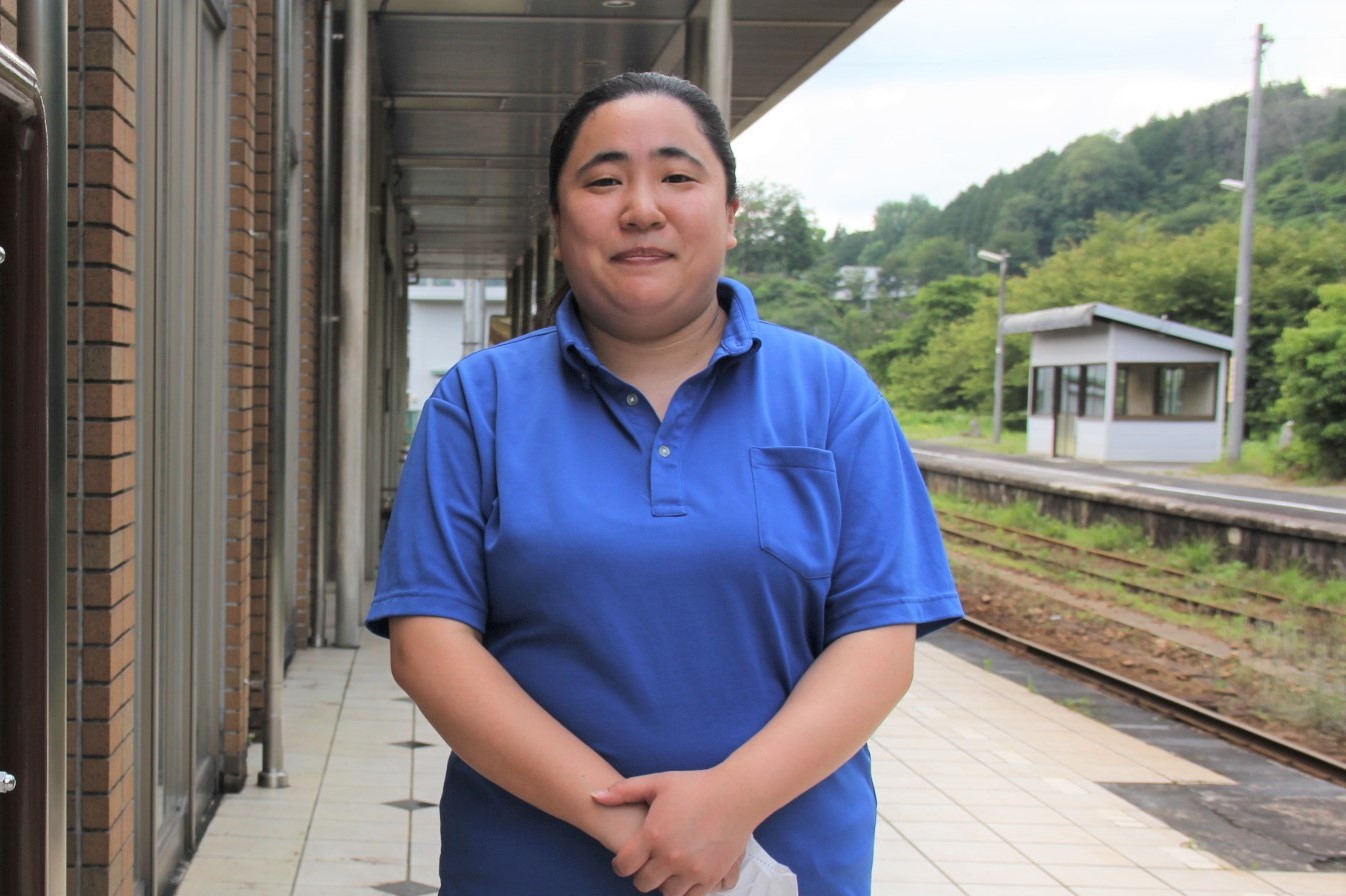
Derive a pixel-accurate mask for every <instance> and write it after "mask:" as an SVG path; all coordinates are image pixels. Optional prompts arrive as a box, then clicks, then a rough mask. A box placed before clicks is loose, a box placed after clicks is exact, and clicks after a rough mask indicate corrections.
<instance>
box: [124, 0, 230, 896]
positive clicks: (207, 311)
mask: <svg viewBox="0 0 1346 896" xmlns="http://www.w3.org/2000/svg"><path fill="white" fill-rule="evenodd" d="M152 6H155V7H156V8H154V9H153V10H151V11H148V16H147V20H146V21H145V22H144V23H143V25H142V27H143V28H144V31H143V32H142V33H143V34H145V35H146V36H147V37H150V38H152V40H150V41H147V44H148V46H146V47H145V48H143V50H142V52H143V53H145V54H146V55H149V56H151V58H150V59H149V60H148V61H147V62H146V63H145V65H146V67H147V68H150V69H154V70H157V71H156V72H155V74H157V75H158V77H153V78H152V79H151V78H146V77H144V76H143V75H142V82H141V83H142V84H146V85H149V84H153V85H155V88H154V89H155V90H157V93H155V94H153V95H152V96H151V97H147V98H146V99H145V102H144V103H143V104H142V106H141V109H142V113H143V119H144V120H145V121H146V122H147V123H148V124H149V127H147V128H146V132H147V133H152V134H153V138H152V140H153V143H154V146H153V147H150V148H148V150H147V152H146V153H143V154H142V164H143V165H144V166H145V168H146V170H147V171H148V172H151V175H147V176H146V177H145V181H146V182H147V183H145V188H146V190H147V193H146V195H143V196H142V205H141V212H140V213H141V222H142V229H143V230H145V231H146V232H145V234H144V239H143V244H142V247H141V251H142V254H141V265H142V271H143V272H144V275H143V278H142V283H143V284H144V286H143V291H142V305H141V307H142V319H141V327H142V329H141V332H140V334H139V341H140V345H141V346H142V347H143V348H142V351H141V358H140V361H141V368H140V371H139V380H140V383H141V396H142V398H141V401H140V407H141V410H142V413H141V414H140V418H141V419H140V427H141V428H140V440H139V444H140V445H141V452H140V473H139V477H138V478H139V482H140V483H141V486H140V489H139V492H140V502H141V503H140V505H139V508H138V515H139V518H140V526H139V531H140V533H141V542H140V550H139V551H138V565H139V570H138V571H139V573H140V576H141V588H140V590H141V593H142V594H144V595H145V596H146V599H145V600H144V601H142V603H141V608H140V609H141V616H140V624H141V627H142V628H141V630H142V632H143V633H144V634H143V636H142V639H141V643H142V644H143V645H144V649H143V651H142V654H141V670H142V677H141V679H140V688H141V689H142V690H141V692H142V693H144V694H146V695H147V696H148V698H149V699H148V700H147V701H146V702H145V710H144V712H143V713H142V715H141V717H140V720H139V723H138V726H137V727H138V731H140V732H142V734H141V738H142V739H141V741H140V745H139V756H140V763H141V768H142V769H144V772H142V776H141V791H140V798H141V801H142V802H143V810H142V812H141V815H140V819H139V822H140V823H139V825H138V827H139V829H140V830H141V831H145V832H152V834H151V835H150V836H148V837H147V838H146V840H145V842H142V843H141V844H140V845H139V847H138V850H137V855H138V862H139V870H138V876H139V877H140V878H141V880H142V881H144V882H145V884H144V885H145V886H146V887H147V889H148V891H149V892H150V893H158V892H162V891H164V890H166V889H167V888H168V887H169V886H170V880H171V877H172V874H173V872H174V871H175V870H176V868H177V867H178V866H179V864H180V863H181V861H182V859H183V858H184V857H185V856H186V855H187V854H188V853H189V852H190V850H191V849H192V847H193V846H194V845H195V843H196V842H197V840H198V839H199V837H200V834H201V830H202V827H203V825H204V822H205V819H206V818H207V817H208V814H209V811H210V808H211V806H212V804H213V802H214V800H215V799H216V798H217V794H218V791H219V778H220V755H221V753H222V734H221V731H222V712H223V710H222V703H221V690H222V686H223V652H224V651H223V643H222V639H223V627H224V576H225V569H224V566H225V556H224V553H225V526H224V515H225V459H224V452H225V451H226V450H227V445H226V438H225V416H224V415H225V400H226V394H225V376H224V360H225V348H224V345H225V339H226V338H227V328H226V326H225V315H226V308H227V298H226V295H227V293H226V282H225V271H224V227H225V220H224V219H225V217H226V204H225V177H226V168H225V164H226V157H225V153H226V150H227V132H226V130H225V118H224V116H225V111H226V109H225V98H224V90H225V88H226V86H227V83H228V80H227V77H226V73H225V70H224V64H225V60H226V56H227V54H226V51H225V46H226V41H225V29H224V22H223V20H222V19H221V18H220V16H219V14H218V9H217V6H216V4H215V3H214V2H213V0H178V2H174V3H163V4H158V5H152ZM146 142H150V141H149V140H147V141H146Z"/></svg>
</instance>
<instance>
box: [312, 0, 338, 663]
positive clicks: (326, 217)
mask: <svg viewBox="0 0 1346 896" xmlns="http://www.w3.org/2000/svg"><path fill="white" fill-rule="evenodd" d="M332 41H333V37H332V0H323V5H322V86H321V87H320V88H319V94H320V96H321V97H322V113H321V114H322V130H321V131H320V133H319V138H318V139H319V141H320V143H319V149H318V164H319V165H320V166H321V172H322V173H321V182H320V185H319V200H318V201H319V207H320V213H319V215H318V452H317V453H318V457H317V466H318V469H317V480H318V481H317V483H316V485H317V489H316V492H317V494H316V495H315V496H314V497H315V503H316V513H315V514H314V515H315V516H316V518H317V519H316V525H315V527H314V529H315V532H314V538H313V570H314V575H313V632H312V635H311V637H310V639H309V643H310V644H311V645H312V646H314V647H324V646H326V644H327V583H328V581H329V580H330V579H331V572H330V570H329V569H328V563H329V560H328V556H329V554H328V540H329V539H330V538H331V536H332V520H331V516H332V488H333V481H332V451H333V450H335V435H334V433H333V431H332V419H333V415H334V414H335V413H336V403H335V398H336V395H335V390H334V389H333V385H334V384H335V382H336V369H335V368H334V367H333V365H332V333H333V329H334V328H333V326H332V324H333V323H334V322H335V320H336V316H335V310H334V309H333V307H332V305H333V295H332V294H333V283H332V262H333V258H332V244H333V234H332V228H333V222H334V219H335V217H336V213H337V205H336V198H335V196H334V193H335V191H336V177H335V174H336V156H335V155H334V154H333V153H332V132H333V130H334V128H333V122H332V112H333V106H334V105H335V104H334V103H333V102H332V93H333V90H334V89H335V84H334V81H333V77H332V54H333V46H332Z"/></svg>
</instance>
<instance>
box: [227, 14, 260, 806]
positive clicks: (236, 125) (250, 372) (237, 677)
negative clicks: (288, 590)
mask: <svg viewBox="0 0 1346 896" xmlns="http://www.w3.org/2000/svg"><path fill="white" fill-rule="evenodd" d="M230 26H231V33H230V42H231V48H230V62H229V66H230V99H229V262H228V268H229V312H228V314H229V318H228V319H229V356H228V362H227V363H228V367H227V373H226V377H227V388H228V390H229V419H228V423H227V426H228V432H229V436H228V451H227V460H226V477H227V478H226V486H225V489H226V495H227V501H228V507H227V510H226V512H227V514H228V520H227V523H226V534H225V539H226V544H225V567H226V568H225V586H224V587H225V637H224V658H225V671H224V765H223V770H224V771H223V784H224V787H225V789H227V790H237V789H240V788H242V787H243V786H244V784H246V783H247V777H248V768H247V751H248V713H249V701H250V699H251V693H252V689H251V688H250V686H249V680H250V678H251V677H252V670H253V669H255V668H258V667H256V666H255V665H254V664H253V656H252V646H251V642H252V576H253V565H254V564H253V539H252V515H253V499H254V491H255V484H254V477H253V470H252V463H253V403H254V401H255V391H256V390H255V383H254V364H255V362H254V358H253V355H254V349H253V336H254V309H253V302H254V299H255V288H256V282H257V273H256V269H257V255H258V254H259V249H260V247H259V246H258V238H257V237H256V236H255V235H254V234H255V233H256V232H258V230H257V227H258V225H257V210H256V197H255V182H256V175H257V172H256V167H257V163H256V142H257V133H256V125H255V122H256V115H257V60H256V52H257V17H256V10H255V9H254V8H253V5H252V4H250V3H235V4H234V6H233V9H232V12H231V14H230Z"/></svg>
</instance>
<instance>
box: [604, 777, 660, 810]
mask: <svg viewBox="0 0 1346 896" xmlns="http://www.w3.org/2000/svg"><path fill="white" fill-rule="evenodd" d="M650 777H651V776H649V775H642V776H640V777H636V778H623V779H622V780H620V781H618V782H617V783H615V784H611V785H609V786H608V787H605V788H603V789H602V790H595V791H594V792H593V793H592V794H591V796H593V798H594V801H595V802H597V803H601V804H602V805H604V806H621V805H624V804H626V803H648V802H649V801H650V800H651V799H652V798H653V796H654V784H653V782H652V781H651V780H650Z"/></svg>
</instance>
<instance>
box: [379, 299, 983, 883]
mask: <svg viewBox="0 0 1346 896" xmlns="http://www.w3.org/2000/svg"><path fill="white" fill-rule="evenodd" d="M719 291H720V300H721V303H722V304H724V305H725V307H726V308H727V310H728V312H729V316H728V323H727V325H726V327H725V332H724V338H723V340H722V342H721V344H720V347H719V349H718V350H717V351H716V352H715V354H714V356H713V357H712V359H711V361H710V363H709V364H708V365H707V367H706V368H705V370H703V371H701V372H700V373H699V374H697V375H696V376H694V377H692V378H691V379H690V380H688V381H687V382H685V383H684V384H683V385H682V386H681V387H680V388H679V389H678V391H677V393H676V394H675V395H674V397H673V399H672V402H671V403H670V405H669V407H668V410H667V412H666V414H665V416H664V418H663V419H662V420H660V419H659V417H658V416H657V415H656V414H655V412H654V410H653V408H652V407H651V406H650V405H649V403H648V402H646V401H645V399H644V397H643V396H641V395H640V393H639V392H637V391H636V390H635V389H634V388H632V387H631V386H630V385H628V384H626V383H624V382H622V381H621V380H620V379H618V378H617V377H616V376H614V375H613V374H611V373H610V372H609V371H607V370H606V369H605V368H604V367H603V365H602V364H601V363H600V362H599V360H598V358H597V357H596V356H595V354H594V352H593V349H592V348H591V346H590V345H589V342H588V339H587V338H586V336H585V333H584V330H583V328H582V327H581V325H580V322H579V318H578V316H577V313H576V310H575V306H574V300H573V298H568V299H567V300H566V302H565V303H564V304H563V305H562V307H561V309H560V311H559V314H558V318H557V324H556V326H555V327H550V328H546V329H542V330H538V331H535V332H533V333H530V334H528V335H525V336H522V337H519V338H518V339H514V340H512V341H510V342H506V343H503V344H501V345H497V346H494V347H491V348H488V349H485V350H483V351H479V352H476V353H475V354H472V355H469V356H468V357H466V358H464V359H463V360H462V361H461V362H459V363H458V365H457V366H455V367H454V368H453V369H452V370H451V371H449V373H448V374H447V375H446V376H445V377H444V379H443V380H442V381H441V383H440V384H439V386H438V388H437V389H436V390H435V392H434V394H433V396H432V397H431V398H430V399H429V400H428V401H427V402H426V404H425V407H424V409H423V410H422V412H421V418H420V425H419V427H418V429H417V431H416V434H415V437H414V438H413V440H412V445H411V450H410V453H409V454H408V457H407V461H406V466H405V468H404V470H403V474H402V481H401V485H400V486H399V488H398V493H397V500H396V502H395V503H394V506H393V511H392V518H391V521H390V523H389V528H388V533H387V537H386V540H385V543H384V548H383V556H382V561H381V563H380V566H379V575H378V584H377V587H376V591H375V597H374V604H373V607H372V609H371V610H370V614H369V618H368V621H367V622H368V625H369V627H370V629H371V630H372V631H374V632H376V633H378V634H382V635H386V634H387V629H388V621H387V620H388V618H389V617H393V616H443V617H449V618H452V619H456V620H459V621H461V622H464V623H466V624H468V625H470V626H472V627H473V628H475V629H477V630H478V631H480V632H481V633H482V635H483V642H484V644H485V645H486V647H487V648H488V649H489V650H490V651H491V653H492V654H493V655H494V656H495V657H496V658H497V659H498V660H499V661H500V662H501V664H502V665H503V666H504V667H505V668H506V669H507V670H508V671H509V672H510V674H511V675H513V677H514V678H515V679H516V680H517V681H518V682H519V684H520V685H522V687H523V688H524V689H525V690H526V691H527V692H528V693H529V694H531V695H532V696H533V698H535V699H536V700H537V701H538V702H539V703H540V704H541V705H542V706H543V707H544V708H546V709H547V710H548V711H549V712H550V713H551V714H552V715H553V716H555V717H556V718H557V719H558V720H559V721H560V722H561V723H562V724H564V725H565V726H566V727H568V728H569V729H570V730H571V731H573V732H574V733H575V734H576V735H577V736H579V737H580V738H581V739H582V740H583V741H584V742H585V743H587V744H589V745H590V746H592V747H593V748H594V749H595V750H597V751H598V752H599V753H601V754H602V755H603V756H604V757H605V758H606V759H607V760H608V761H609V762H611V763H612V765H613V766H614V767H615V768H617V769H618V770H619V771H620V772H621V773H622V774H624V775H628V776H629V775H639V774H647V773H652V772H659V771H668V770H674V769H699V768H706V767H709V766H712V765H714V764H716V763H718V762H720V761H721V760H723V759H724V758H725V757H726V756H728V755H729V754H730V753H731V752H733V751H734V749H736V748H737V747H738V746H739V745H741V744H742V743H743V742H744V741H746V740H747V739H748V738H750V737H751V736H752V735H753V734H755V733H756V732H757V731H758V730H760V729H761V728H762V726H763V725H764V724H765V723H766V722H767V720H768V719H770V718H771V717H772V715H773V714H774V713H775V712H776V711H777V710H778V709H779V708H780V706H781V704H782V703H783V702H784V701H785V698H786V697H787V696H788V695H789V693H790V691H791V689H792V688H793V687H794V685H795V683H796V682H797V681H798V680H799V678H800V676H802V675H803V674H804V671H805V670H806V669H807V668H808V666H809V664H810V663H811V662H812V661H813V660H814V658H816V657H817V656H818V654H819V653H821V652H822V650H823V649H824V648H825V647H826V646H827V645H828V644H830V643H831V642H832V641H834V640H836V639H837V638H839V637H842V636H843V635H846V634H848V633H851V632H855V631H860V630H863V629H869V628H874V627H878V626H885V625H893V624H901V623H914V624H916V625H917V627H918V631H919V632H920V633H925V632H928V631H931V630H933V629H935V628H937V627H939V626H941V625H944V624H946V623H948V622H951V621H952V620H954V619H956V618H957V617H958V616H960V615H961V612H962V611H961V608H960V605H959V601H958V597H957V594H956V593H955V590H954V584H953V581H952V578H951V576H950V573H949V568H948V563H947V560H946V558H945V554H944V548H943V544H942V542H941V540H940V536H939V529H938V526H937V524H936V521H935V518H934V514H933V511H932V510H931V507H930V502H929V498H928V496H927V494H926V491H925V486H924V483H923V481H922V479H921V476H920V473H919V471H918V469H917V467H916V464H915V462H914V460H913V459H912V456H911V453H910V451H909V449H908V447H907V445H906V442H905V440H904V439H903V437H902V434H901V432H900V431H899V429H898V426H897V423H896V422H895V420H894V418H893V413H892V411H891V409H890V408H889V406H888V403H887V402H886V401H885V400H884V398H883V397H882V395H881V394H880V393H879V392H878V390H877V389H876V388H875V386H874V385H873V383H872V382H871V381H870V379H869V377H868V376H867V375H866V373H865V371H864V369H863V368H861V367H860V366H859V365H858V364H857V363H856V362H855V361H854V360H853V359H851V358H850V357H849V356H847V355H846V354H845V353H843V352H841V351H840V350H838V349H836V348H835V347H833V346H831V345H828V344H827V343H824V342H822V341H820V340H817V339H814V338H812V337H809V336H805V335H802V334H799V333H795V332H793V331H790V330H787V329H784V328H781V327H777V326H774V325H771V324H767V323H764V322H761V321H760V320H759V319H758V317H757V311H756V307H755V305H754V303H753V299H752V296H751V294H750V293H749V292H748V290H747V289H746V288H745V287H744V286H742V285H741V284H739V283H736V282H734V281H731V280H722V281H721V282H720V288H719ZM440 814H441V822H442V828H441V837H442V841H443V850H442V853H441V869H440V870H441V874H442V877H443V884H442V885H443V891H442V892H443V893H445V894H464V896H469V894H470V896H536V894H538V893H557V894H567V896H569V894H573V896H607V894H612V896H632V894H634V893H636V890H635V888H634V887H633V886H632V885H631V883H630V882H629V881H627V880H623V879H620V878H617V877H616V876H615V875H614V874H613V873H612V870H611V866H610V862H611V855H610V854H609V853H608V852H607V851H606V850H605V849H603V847H602V846H600V845H599V844H598V843H596V842H595V841H593V840H591V839H590V838H589V837H587V836H586V835H585V834H583V833H582V832H580V831H579V830H577V829H575V828H573V827H571V826H569V825H567V824H565V823H564V822H560V821H558V820H556V819H554V818H552V817H550V816H548V815H546V814H544V813H542V812H540V811H538V810H536V809H534V808H532V807H531V806H529V805H527V804H525V803H523V802H521V801H519V800H517V799H515V798H514V797H512V796H510V795H509V794H507V793H505V792H504V791H502V790H501V789H500V788H498V787H496V786H495V785H493V784H491V783H490V782H488V781H486V780H485V779H484V778H482V777H481V776H479V775H477V774H476V773H475V772H474V771H473V770H472V769H471V768H469V767H468V766H467V765H466V764H465V763H463V762H461V761H460V760H458V759H457V758H453V759H451V760H450V763H449V769H448V774H447V776H446V780H445V788H444V796H443V800H442V803H441V806H440ZM874 823H875V799H874V789H873V784H872V782H871V779H870V773H869V755H868V752H867V751H866V750H862V751H861V752H860V753H858V754H856V756H855V757H853V758H852V759H851V760H850V761H849V762H848V763H847V764H846V765H845V766H843V767H842V768H841V769H840V770H839V771H838V772H836V773H835V774H833V775H832V776H831V777H829V778H828V779H827V780H825V781H823V782H822V783H820V784H818V785H817V786H816V787H814V788H813V789H812V790H810V791H809V792H807V793H805V794H804V795H802V796H801V797H799V798H798V799H797V800H795V801H794V802H792V803H791V804H790V805H788V806H786V807H784V808H783V809H781V810H780V811H779V812H777V813H776V814H774V815H773V816H772V817H771V818H769V819H767V821H766V822H765V823H764V824H763V825H762V826H761V827H760V828H759V829H758V831H757V838H758V840H759V841H760V842H761V843H762V845H763V846H764V847H765V848H766V849H767V851H768V852H770V853H771V854H772V855H773V856H774V857H775V858H777V859H778V860H779V861H781V862H784V863H785V864H787V865H789V866H790V867H791V868H793V869H794V870H795V872H796V873H797V874H798V875H799V880H800V892H801V893H804V894H807V896H843V894H844V896H860V894H867V893H869V888H870V875H871V866H872V862H873V840H874Z"/></svg>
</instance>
